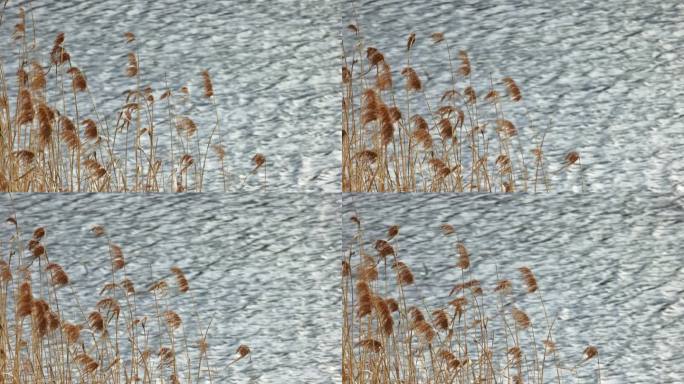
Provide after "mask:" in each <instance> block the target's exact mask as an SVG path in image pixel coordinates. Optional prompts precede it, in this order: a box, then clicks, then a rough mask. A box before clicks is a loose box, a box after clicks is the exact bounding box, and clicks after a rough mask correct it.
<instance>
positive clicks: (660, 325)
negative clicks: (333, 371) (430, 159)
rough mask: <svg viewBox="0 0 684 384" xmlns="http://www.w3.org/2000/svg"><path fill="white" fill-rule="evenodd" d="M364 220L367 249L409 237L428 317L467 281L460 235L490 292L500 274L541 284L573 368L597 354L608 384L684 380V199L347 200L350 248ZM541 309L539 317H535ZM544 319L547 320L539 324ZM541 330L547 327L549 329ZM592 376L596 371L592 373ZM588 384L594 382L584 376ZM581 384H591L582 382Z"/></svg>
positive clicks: (402, 247)
mask: <svg viewBox="0 0 684 384" xmlns="http://www.w3.org/2000/svg"><path fill="white" fill-rule="evenodd" d="M354 214H358V215H359V218H360V219H361V222H362V224H363V228H364V231H365V232H366V237H367V240H375V239H380V238H386V236H387V235H386V233H387V228H388V227H389V226H390V225H393V224H398V225H400V226H401V228H400V231H399V236H398V238H397V239H398V240H397V242H398V248H399V256H400V258H401V259H403V260H404V261H405V262H406V263H407V264H408V265H409V266H410V267H411V268H412V269H413V272H414V274H415V276H416V284H415V286H413V287H411V288H410V289H412V290H413V292H412V294H413V295H414V296H416V297H421V298H425V302H426V304H427V305H428V306H430V305H431V304H436V303H444V299H445V297H446V296H447V295H448V293H449V291H450V289H451V288H452V287H453V285H454V284H455V282H456V281H458V279H459V276H460V275H459V274H457V273H456V271H455V264H456V257H455V256H454V253H455V252H454V249H453V244H452V242H451V241H445V240H444V237H443V235H442V234H441V232H440V225H441V224H442V223H450V224H452V225H454V226H455V228H456V233H457V234H458V236H459V238H460V239H461V240H463V241H464V242H465V245H466V246H467V247H468V249H469V251H470V252H471V254H472V256H471V263H472V271H473V274H474V277H475V278H480V279H482V281H483V286H484V287H490V286H492V285H493V284H494V281H495V280H496V275H495V267H498V271H499V273H500V274H501V275H502V276H504V277H511V278H514V279H516V280H514V284H518V280H517V279H518V272H517V271H516V268H518V267H521V266H529V267H530V268H531V269H532V270H533V271H534V272H535V274H536V276H537V279H538V281H539V287H540V290H541V291H542V292H543V295H544V302H545V304H546V307H547V310H548V311H549V313H550V314H554V315H555V314H557V315H558V320H557V323H556V325H555V328H554V332H555V340H556V341H557V344H558V345H559V348H560V351H561V352H562V353H563V355H562V356H563V358H564V359H565V360H566V361H569V362H573V363H574V362H576V361H578V360H579V359H580V358H581V353H582V351H583V349H584V348H585V347H586V346H587V345H588V344H594V345H597V346H598V348H599V351H600V356H601V364H602V371H601V376H602V379H603V382H606V383H628V382H630V383H644V382H652V381H656V382H662V383H665V382H668V383H677V382H682V380H684V369H683V368H682V367H683V366H684V357H682V355H681V353H679V351H681V349H682V347H684V339H682V334H684V325H683V324H684V322H683V320H684V298H683V297H684V296H682V293H684V283H683V281H684V262H682V249H681V244H682V243H683V242H684V199H682V198H675V197H672V196H670V195H664V194H644V195H626V194H620V195H617V196H605V195H599V194H587V195H575V196H573V195H555V196H545V197H543V198H538V197H535V196H524V195H518V196H493V195H480V196H465V195H460V196H457V195H454V196H449V195H426V194H421V195H415V196H413V197H411V198H410V197H407V196H398V195H393V196H381V197H378V196H377V195H353V196H345V197H344V198H343V216H344V219H343V220H344V221H343V226H344V230H343V241H344V242H345V243H347V242H348V241H350V239H351V236H352V235H353V233H354V231H355V226H354V225H353V224H352V223H351V222H350V221H349V218H350V217H351V216H352V215H354ZM530 309H532V306H531V308H530ZM537 315H538V313H537ZM542 318H543V317H542ZM589 365H591V364H589ZM580 373H581V374H585V375H587V374H591V372H587V371H586V368H585V370H583V372H580ZM583 382H591V381H587V380H584V381H583Z"/></svg>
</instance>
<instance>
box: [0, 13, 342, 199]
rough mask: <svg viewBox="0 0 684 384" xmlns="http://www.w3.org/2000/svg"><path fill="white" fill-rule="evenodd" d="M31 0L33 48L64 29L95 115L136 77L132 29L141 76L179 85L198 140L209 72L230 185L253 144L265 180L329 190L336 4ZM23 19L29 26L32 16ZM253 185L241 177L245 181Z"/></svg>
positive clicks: (334, 166) (334, 174)
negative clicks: (130, 70) (186, 91)
mask: <svg viewBox="0 0 684 384" xmlns="http://www.w3.org/2000/svg"><path fill="white" fill-rule="evenodd" d="M32 3H33V6H34V11H35V12H34V15H35V23H36V29H37V40H38V44H39V49H40V50H41V52H43V54H44V55H47V54H48V53H49V51H50V49H51V47H52V42H53V40H54V38H55V36H56V35H57V33H58V32H64V33H65V36H66V42H65V46H66V48H67V49H68V50H69V52H70V54H71V56H72V58H73V63H74V65H76V66H78V67H80V68H81V70H83V71H84V72H85V74H86V76H87V77H88V81H89V88H90V90H91V91H92V92H93V93H94V96H95V99H96V101H97V103H98V109H99V110H100V113H104V114H105V115H107V116H108V117H109V119H113V115H114V112H115V110H116V109H117V108H120V107H121V104H122V101H123V96H122V93H123V92H124V91H125V90H127V89H130V88H131V87H132V85H133V84H134V82H132V81H131V79H130V78H127V77H125V75H124V71H125V68H126V65H127V62H126V54H127V53H128V52H129V51H130V49H131V45H126V44H125V42H124V37H123V34H124V33H125V32H128V31H131V32H133V33H135V34H136V36H137V43H138V45H137V47H138V52H139V55H140V60H139V61H140V66H141V73H142V74H143V79H142V82H143V84H150V85H151V86H152V87H153V88H154V89H155V90H162V89H163V88H164V80H165V75H166V79H168V82H169V86H170V88H171V89H173V90H177V89H179V88H180V87H181V86H183V85H188V86H189V88H190V92H191V95H192V96H193V99H192V103H191V105H190V106H188V108H187V109H188V110H189V111H190V116H191V117H192V119H193V120H195V121H196V123H197V124H198V127H199V130H200V134H203V137H204V138H205V139H206V138H207V137H208V131H210V130H211V128H212V127H213V125H214V121H215V116H214V113H213V112H212V110H211V108H209V107H208V105H207V102H206V101H204V100H202V99H201V97H200V95H201V94H202V79H201V77H200V71H201V70H203V69H209V70H210V73H211V76H212V78H213V83H214V93H215V96H216V100H217V103H218V106H219V113H220V116H221V130H222V133H223V135H222V136H223V137H222V141H223V143H225V144H226V146H227V148H228V150H227V157H226V158H227V160H226V161H227V165H228V168H229V170H230V171H231V175H233V176H234V177H235V179H236V180H238V182H234V183H233V184H232V185H233V188H231V189H239V188H236V187H235V185H236V184H239V180H240V179H239V176H240V175H247V174H249V171H250V169H251V167H252V164H251V163H250V159H251V158H252V156H253V155H254V154H255V153H256V152H260V153H263V154H264V155H265V156H266V158H267V161H268V162H267V170H268V189H269V190H279V191H328V192H331V191H339V189H340V181H339V180H340V177H339V175H340V166H341V165H340V164H341V149H340V140H339V120H338V119H337V118H336V116H337V113H336V112H337V109H338V106H339V101H338V95H339V92H338V89H339V87H338V80H339V79H338V78H339V76H338V67H339V64H338V61H337V57H338V56H339V39H338V36H337V33H338V31H337V23H338V20H339V18H340V12H341V11H340V7H339V2H337V1H314V0H310V1H297V2H292V1H288V0H280V1H265V0H259V1H228V0H221V1H209V2H208V1H201V0H190V1H186V0H183V1H178V0H162V1H140V0H136V1H125V2H121V1H111V0H104V1H93V0H87V1H85V0H77V1H68V2H62V1H34V2H32ZM22 4H23V5H24V6H25V7H26V8H27V9H28V2H26V1H16V2H15V1H12V2H10V4H9V7H8V10H7V11H6V12H5V13H6V15H5V20H4V22H3V25H2V29H1V31H2V34H1V35H0V36H2V38H1V40H2V41H0V47H2V48H3V49H12V48H9V47H10V45H8V44H9V43H8V40H9V38H10V36H11V34H12V31H13V28H14V24H16V22H17V12H18V6H19V5H22ZM27 22H28V26H29V27H30V25H31V19H30V18H28V19H27ZM27 30H28V31H29V34H31V33H32V32H31V30H30V29H27ZM31 36H32V35H30V37H31ZM15 49H16V48H15ZM10 52H12V50H7V51H5V52H3V53H2V54H1V55H2V58H3V61H4V62H5V65H8V68H7V69H6V71H7V73H8V74H13V73H14V72H15V71H16V59H14V58H15V56H16V53H15V54H11V53H10ZM10 58H12V60H9V59H10ZM8 61H9V63H8ZM11 65H14V67H12V66H11ZM9 77H10V78H11V79H14V76H9ZM161 92H162V91H158V92H156V93H155V96H156V97H159V95H160V94H161ZM85 101H87V99H84V104H86V103H85ZM86 105H87V104H86ZM161 115H162V117H163V115H164V114H163V113H162V114H161ZM110 124H112V122H111V121H110ZM162 126H163V127H164V130H166V129H167V128H166V125H165V123H162ZM162 132H164V131H162ZM160 145H161V146H162V147H163V146H164V145H167V144H166V143H163V142H162V143H160ZM216 165H217V164H215V163H211V164H210V166H211V167H213V169H215V168H216ZM209 175H212V176H210V177H211V179H210V181H209V182H208V183H207V189H209V190H217V191H219V190H220V191H222V190H223V187H222V183H221V180H219V179H218V175H215V174H214V173H211V172H210V173H209ZM260 187H261V185H260V183H259V182H258V180H250V182H248V183H247V185H246V187H245V188H247V189H256V188H260Z"/></svg>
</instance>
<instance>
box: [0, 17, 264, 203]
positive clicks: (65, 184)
mask: <svg viewBox="0 0 684 384" xmlns="http://www.w3.org/2000/svg"><path fill="white" fill-rule="evenodd" d="M5 5H6V4H5ZM6 10H7V9H6V8H3V10H2V15H3V16H5V11H6ZM29 12H30V13H31V20H33V15H32V11H30V10H29ZM3 19H4V17H3V18H0V27H5V29H6V26H4V25H2V22H1V20H3ZM26 19H27V14H26V12H25V11H24V9H23V8H19V15H18V22H17V24H16V25H15V26H14V30H13V31H14V32H13V33H12V36H11V38H10V44H11V46H12V47H13V48H15V49H16V51H15V50H14V49H13V50H11V55H12V56H14V57H15V59H16V67H17V70H16V84H15V83H14V82H13V81H11V79H10V78H8V77H7V73H6V71H5V68H6V67H7V66H6V65H5V63H3V62H2V61H0V192H160V191H165V192H185V191H196V192H201V191H203V190H205V189H206V187H207V181H206V178H205V176H206V173H207V171H209V170H210V169H209V167H210V166H212V163H213V164H218V165H217V169H215V171H216V172H217V174H218V176H217V177H218V180H214V181H217V182H221V185H222V189H223V191H227V190H230V189H239V188H241V187H242V186H243V185H244V183H245V181H242V182H241V183H240V182H236V181H234V180H231V178H230V172H229V171H228V169H227V167H226V162H225V160H226V153H227V151H228V150H227V147H226V145H225V143H224V142H223V141H222V137H221V120H220V118H219V113H218V106H217V101H216V95H215V93H214V86H213V83H212V79H211V76H210V73H209V71H208V70H203V71H201V73H199V74H198V78H201V82H202V88H203V94H202V99H203V100H204V103H206V104H208V105H209V107H210V108H211V109H213V112H212V115H214V116H213V117H214V118H215V123H214V125H213V127H209V129H204V127H200V126H198V124H197V123H195V120H194V119H193V118H192V117H190V116H189V110H190V109H192V97H191V94H190V91H189V88H188V87H187V86H182V87H180V88H179V89H178V90H173V89H171V88H170V87H169V86H168V83H167V84H165V86H164V87H163V88H162V89H161V90H159V91H157V90H155V89H153V88H152V86H151V85H148V84H146V83H145V82H144V80H143V77H142V64H141V59H140V53H139V49H138V48H139V46H138V45H137V44H138V43H137V38H136V36H135V35H134V34H133V33H131V32H127V33H125V34H124V35H123V39H122V43H123V44H126V45H127V46H128V47H130V50H129V52H128V54H127V55H126V59H125V63H121V64H122V69H123V73H124V74H125V76H127V77H128V78H130V88H129V89H127V90H126V91H125V92H123V95H124V98H123V100H122V102H121V106H120V108H118V109H117V110H116V112H115V113H114V116H113V117H111V118H107V117H106V116H105V115H103V114H102V113H100V111H99V110H98V107H97V104H96V102H95V98H94V96H93V93H92V92H91V89H90V87H89V83H88V80H87V76H86V74H85V72H84V71H82V70H81V69H80V68H79V67H77V66H75V65H74V61H75V60H74V58H73V56H72V55H71V53H70V51H69V50H68V49H67V48H68V47H67V43H66V41H67V36H65V34H64V33H59V34H58V35H57V36H56V37H55V40H54V43H53V44H52V47H51V49H50V50H49V51H48V52H41V51H40V50H39V48H38V45H37V43H36V40H35V27H33V33H32V34H31V33H29V32H28V30H29V25H28V24H27V21H26ZM30 25H33V23H31V24H30ZM210 118H211V117H209V119H210ZM160 139H161V141H162V145H163V146H164V147H163V148H164V151H162V150H161V145H160ZM257 155H259V156H260V158H263V159H264V161H263V162H262V164H261V165H260V166H263V164H264V163H265V157H264V155H262V154H257ZM208 158H212V161H211V162H209V163H208V161H207V159H208ZM264 168H265V167H264ZM252 174H253V172H252V173H250V172H247V176H245V177H246V178H249V177H250V176H249V175H252ZM264 183H265V181H264Z"/></svg>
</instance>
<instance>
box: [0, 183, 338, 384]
mask: <svg viewBox="0 0 684 384" xmlns="http://www.w3.org/2000/svg"><path fill="white" fill-rule="evenodd" d="M13 206H14V208H15V209H16V212H17V219H18V221H19V224H20V225H21V226H22V228H23V230H24V232H25V233H26V235H27V236H30V234H31V233H32V231H33V230H34V229H35V228H36V227H38V226H45V227H46V229H47V237H46V240H44V243H45V244H46V248H47V250H48V254H49V256H50V261H53V262H57V263H59V264H62V265H63V267H64V269H65V271H66V272H67V273H68V274H69V276H70V278H71V280H72V281H73V285H74V288H75V290H76V292H79V296H80V301H81V304H82V305H83V306H84V307H85V308H86V309H90V308H92V307H93V305H94V303H95V301H97V300H99V298H100V297H99V296H97V294H93V293H95V292H99V291H100V289H101V288H102V285H103V284H104V283H105V282H107V281H108V279H109V278H110V275H109V273H111V272H109V273H108V271H109V270H110V268H109V266H108V265H109V264H108V262H105V261H106V260H108V254H107V249H106V245H104V244H103V243H104V242H103V241H101V240H103V239H98V238H94V236H93V235H92V234H91V233H90V232H89V230H90V227H91V226H92V225H94V224H102V225H104V226H105V227H106V228H107V230H108V232H109V233H110V235H111V236H112V240H113V241H114V242H115V243H118V244H119V245H120V246H121V247H122V248H123V252H124V255H125V257H126V260H127V266H126V273H127V274H128V276H129V277H130V278H131V280H133V281H134V283H135V284H136V287H137V290H138V291H143V290H144V287H147V286H148V285H149V284H150V283H152V282H154V281H157V280H158V279H161V278H168V279H169V281H173V278H172V277H171V276H170V273H169V268H170V267H172V266H179V267H181V268H182V269H183V270H184V272H185V273H186V275H187V277H188V279H189V281H190V293H191V294H192V295H193V296H194V298H195V301H196V302H197V307H198V308H199V309H200V313H201V316H202V319H203V320H202V321H203V325H204V326H205V327H206V325H207V321H208V320H209V319H213V323H212V326H211V327H210V329H209V344H210V352H209V354H210V357H211V359H212V360H211V361H212V365H213V367H214V368H218V369H219V371H218V372H217V373H216V375H217V376H218V380H219V381H220V382H230V383H288V382H289V383H295V382H301V383H304V382H306V383H333V382H336V381H339V373H338V369H339V339H340V333H339V332H340V331H339V320H338V314H339V306H338V301H339V299H338V297H337V295H336V294H334V292H335V291H333V289H332V287H333V285H334V284H335V283H336V282H337V281H338V277H337V270H336V269H334V268H332V267H331V266H332V265H337V261H336V260H337V257H338V255H339V253H338V252H339V251H338V250H339V248H340V245H339V240H340V238H339V235H340V232H339V226H338V224H337V223H339V218H338V209H339V199H338V198H337V197H335V196H333V195H323V196H314V195H309V196H307V197H306V198H302V196H300V195H298V194H285V195H277V196H276V195H268V194H266V195H259V196H248V195H246V194H244V195H237V194H231V195H225V194H200V195H190V194H188V195H183V196H175V195H174V196H161V195H156V196H140V197H131V196H130V195H120V194H119V195H105V194H100V195H84V194H77V195H75V194H70V195H16V196H15V197H14V204H13ZM12 211H13V208H12V204H11V203H10V200H9V198H8V196H7V195H4V196H2V197H1V198H0V214H1V215H4V216H5V217H7V216H8V215H9V214H10V213H11V212H12ZM3 222H4V219H3ZM12 230H13V227H10V225H9V224H7V223H6V224H2V237H1V239H2V240H3V241H4V240H6V239H7V238H8V233H9V232H10V231H12ZM2 248H3V258H6V255H5V254H4V253H5V251H4V250H5V249H6V243H3V244H2ZM60 292H63V291H60ZM140 296H141V299H140V300H143V299H145V298H147V299H149V297H148V296H149V294H147V295H146V294H145V293H142V294H140ZM171 302H172V303H173V304H176V305H178V309H179V314H180V315H181V317H182V318H183V320H184V322H186V323H187V324H186V330H187V329H188V328H189V329H192V327H193V326H194V325H195V324H196V322H194V311H193V310H192V305H191V302H190V300H189V299H188V297H187V296H183V297H172V300H171ZM68 303H72V301H69V300H66V302H65V300H62V302H61V305H63V306H64V307H68V305H69V304H68ZM65 309H66V310H67V312H69V309H68V308H65ZM71 309H72V311H71V312H72V313H73V308H71ZM145 314H147V315H149V314H150V313H149V312H146V313H145ZM79 318H80V317H79ZM76 319H78V318H76ZM190 332H191V331H190ZM191 333H192V332H191ZM195 342H196V339H195V338H191V339H190V340H189V343H191V344H194V343H195ZM241 343H245V344H248V345H249V346H250V347H251V349H252V356H251V362H248V361H246V360H245V361H240V362H238V363H236V364H234V365H233V366H231V367H230V368H229V369H228V368H225V365H226V364H227V362H228V361H229V360H230V358H231V357H232V356H233V353H234V352H235V349H236V348H237V346H238V345H239V344H241ZM217 376H214V379H215V381H214V382H217V381H216V379H217Z"/></svg>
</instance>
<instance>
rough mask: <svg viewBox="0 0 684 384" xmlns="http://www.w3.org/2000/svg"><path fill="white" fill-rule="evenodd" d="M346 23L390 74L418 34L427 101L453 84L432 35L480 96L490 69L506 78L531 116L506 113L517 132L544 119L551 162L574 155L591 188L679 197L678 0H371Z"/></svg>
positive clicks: (573, 182)
mask: <svg viewBox="0 0 684 384" xmlns="http://www.w3.org/2000/svg"><path fill="white" fill-rule="evenodd" d="M354 20H357V21H358V22H359V25H360V27H361V30H362V33H363V35H364V37H365V43H366V45H367V46H373V47H377V48H378V49H380V50H381V51H383V52H384V53H385V57H386V59H387V60H389V62H390V64H391V65H392V67H393V69H394V70H395V71H397V72H398V71H399V70H400V69H401V68H402V67H403V66H405V64H406V61H405V49H406V39H407V37H408V35H409V33H410V32H412V31H413V32H415V33H416V36H417V42H416V45H415V46H414V49H413V51H414V53H413V55H412V57H413V60H412V65H414V66H415V67H416V69H417V71H418V73H419V75H420V76H421V78H422V79H423V81H424V85H425V88H426V89H427V91H428V96H429V97H431V98H432V99H433V100H436V101H438V99H439V97H440V96H441V94H442V93H443V92H444V91H445V90H446V88H447V87H448V84H450V83H449V80H450V77H449V69H448V65H447V58H446V52H445V49H444V47H443V46H437V47H434V46H433V45H432V43H431V41H430V34H432V33H433V32H444V33H445V35H446V37H447V39H448V40H449V41H450V45H451V46H452V49H454V50H455V51H456V50H459V49H465V50H467V51H468V52H469V53H470V59H471V62H472V64H473V71H474V72H473V73H474V76H476V79H477V81H478V82H476V89H478V90H480V91H482V89H483V88H484V85H482V84H483V82H484V81H486V83H487V84H488V80H489V77H488V75H489V73H490V72H491V73H492V74H493V76H494V78H495V79H497V78H500V77H503V76H511V77H512V78H513V79H515V80H516V81H517V82H518V84H519V85H520V87H521V89H522V94H523V100H524V109H527V110H528V111H529V116H530V118H531V119H530V120H529V121H528V119H527V117H526V116H525V115H524V114H523V112H522V111H515V110H513V111H511V109H513V108H509V110H507V113H508V114H509V115H510V114H512V116H513V119H511V120H513V121H514V122H515V123H516V125H517V126H518V127H519V128H520V127H522V129H521V131H520V132H521V135H522V136H523V137H526V138H531V137H533V136H534V135H536V134H538V133H539V132H540V131H541V129H543V128H545V127H546V126H547V125H549V124H550V128H549V130H548V131H547V135H546V141H545V143H547V146H546V152H547V155H548V156H549V157H550V160H551V161H552V162H553V163H554V164H557V163H560V162H561V161H562V158H563V155H564V153H565V152H567V151H568V150H570V149H575V148H576V149H578V150H579V151H580V152H581V155H582V157H583V159H582V162H583V165H584V166H585V167H586V173H585V177H586V181H587V189H588V190H589V191H614V190H624V189H629V190H649V191H658V192H670V191H678V192H682V191H684V160H683V158H682V156H681V153H682V151H683V150H684V104H683V103H682V101H681V100H682V99H683V98H684V80H683V79H684V78H683V77H682V74H684V57H683V56H682V54H681V47H682V46H684V30H683V29H682V28H681V26H682V24H684V3H682V2H679V1H653V0H626V1H600V2H596V1H584V0H573V1H537V0H516V1H490V0H487V1H479V0H478V1H465V2H463V1H460V2H454V1H409V2H407V1H397V0H377V1H360V2H356V3H355V11H352V7H351V6H350V5H349V6H346V7H345V18H344V19H343V20H342V24H341V26H340V28H341V29H342V28H343V27H344V26H346V25H347V24H348V23H349V22H350V21H354ZM394 77H395V78H396V80H398V81H401V76H399V74H398V73H397V74H396V75H395V76H394ZM477 84H480V86H479V87H477ZM482 96H484V94H482V95H481V97H482ZM436 101H435V102H436ZM530 121H531V122H532V124H530ZM555 185H556V189H559V190H571V189H576V190H578V189H579V186H580V183H579V181H578V180H577V177H576V175H571V176H565V175H563V176H560V177H555Z"/></svg>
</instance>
